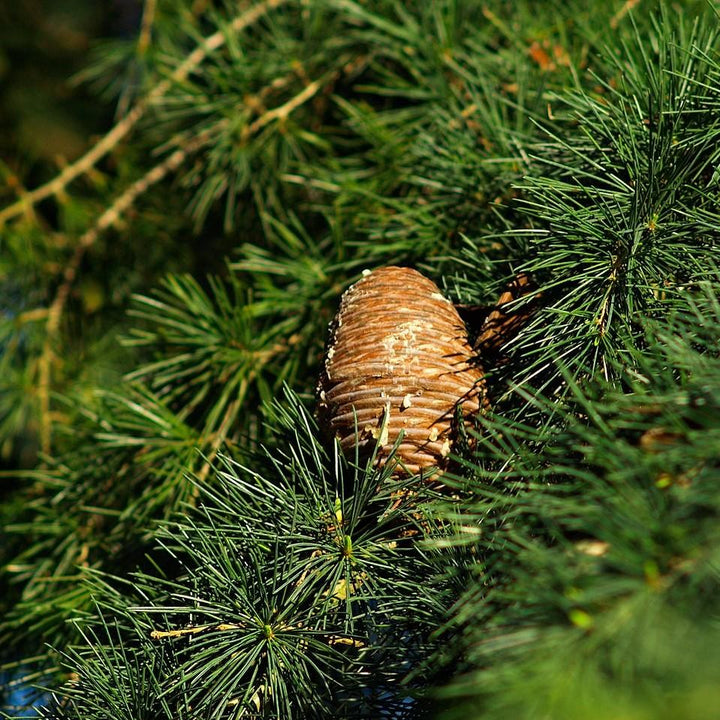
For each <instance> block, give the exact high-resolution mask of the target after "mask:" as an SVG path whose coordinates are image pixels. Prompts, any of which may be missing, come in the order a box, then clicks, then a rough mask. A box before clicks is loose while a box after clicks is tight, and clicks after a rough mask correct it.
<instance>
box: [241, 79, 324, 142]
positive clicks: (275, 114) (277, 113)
mask: <svg viewBox="0 0 720 720" xmlns="http://www.w3.org/2000/svg"><path fill="white" fill-rule="evenodd" d="M322 87H324V83H323V81H322V79H320V80H315V81H314V82H311V83H310V84H309V85H307V86H306V87H305V88H303V89H302V90H301V91H300V92H299V93H298V94H297V95H295V96H293V97H291V98H290V100H288V101H287V102H286V103H284V104H283V105H281V106H280V107H276V108H273V109H272V110H267V111H266V112H264V113H263V114H262V115H260V117H258V118H257V120H255V121H254V122H252V123H251V124H250V125H248V126H247V129H246V130H245V133H244V134H245V135H248V136H249V135H253V134H254V133H256V132H257V131H258V130H262V128H264V127H265V126H266V125H269V124H270V123H271V122H272V121H273V120H284V119H285V118H287V117H288V115H290V113H291V112H292V111H293V110H295V109H296V108H298V107H300V105H302V104H303V103H306V102H307V101H308V100H310V98H312V97H313V96H314V95H316V94H317V92H318V91H319V90H320V89H321V88H322Z"/></svg>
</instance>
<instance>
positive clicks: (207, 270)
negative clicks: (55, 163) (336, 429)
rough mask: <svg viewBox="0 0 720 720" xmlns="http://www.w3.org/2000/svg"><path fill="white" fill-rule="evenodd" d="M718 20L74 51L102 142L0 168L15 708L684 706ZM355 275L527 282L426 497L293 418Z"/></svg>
mask: <svg viewBox="0 0 720 720" xmlns="http://www.w3.org/2000/svg"><path fill="white" fill-rule="evenodd" d="M718 19H719V18H718V8H717V7H716V6H715V4H714V3H706V2H694V1H688V2H684V3H683V4H682V6H681V7H677V6H675V5H672V4H670V3H665V2H657V3H642V4H640V3H636V2H630V1H629V2H624V3H623V2H621V1H620V0H618V1H617V2H603V3H600V2H589V3H588V2H585V3H580V2H575V1H572V2H566V3H554V2H549V3H533V2H525V1H523V2H518V3H503V2H487V3H479V2H475V1H474V0H439V1H438V2H433V3H429V2H426V1H424V0H417V2H414V1H413V2H406V3H398V2H394V1H390V0H374V1H373V2H356V1H354V0H309V1H304V0H303V1H298V0H265V1H264V2H262V1H255V0H253V2H247V3H240V4H238V3H225V2H190V1H189V0H188V1H187V2H186V1H185V0H183V1H182V2H170V1H165V0H157V1H156V0H145V2H144V4H143V9H142V13H141V14H140V17H138V29H137V33H136V35H135V36H133V37H131V38H127V37H123V38H119V39H115V40H112V41H109V42H107V43H105V44H103V45H102V46H101V47H99V48H98V49H97V50H96V51H95V55H94V57H93V59H92V61H91V62H89V64H88V67H86V68H85V69H84V70H83V71H82V72H81V73H80V74H79V76H78V78H77V80H78V82H80V83H84V84H85V85H84V86H85V87H86V88H89V89H90V90H89V91H92V92H94V93H97V95H98V97H99V98H101V100H102V102H103V103H105V104H106V107H107V108H108V109H109V110H110V112H111V113H114V120H113V124H111V125H110V126H109V129H108V132H107V134H106V135H104V136H103V137H101V138H100V139H99V140H97V141H96V143H95V144H94V145H91V146H89V148H88V150H87V152H86V154H85V155H82V156H80V157H78V158H76V159H75V160H74V161H72V162H70V163H69V164H68V165H67V166H65V167H64V168H63V169H62V170H61V171H60V173H59V174H56V173H55V171H54V170H53V168H52V167H51V166H50V164H49V163H48V162H47V160H45V161H43V160H41V159H38V160H36V162H35V163H34V164H33V165H32V166H31V167H30V169H28V166H29V165H30V163H29V159H28V158H25V157H22V156H21V154H20V153H18V155H17V156H15V157H10V158H8V159H7V160H6V161H4V164H3V166H2V172H3V176H4V178H5V186H4V187H3V188H2V190H0V200H2V201H3V202H2V206H3V209H0V228H1V229H0V232H1V233H2V235H1V238H0V247H1V248H2V253H1V255H0V278H2V280H1V282H0V297H1V298H2V310H1V311H0V453H1V454H2V460H3V463H4V467H5V468H8V469H6V470H3V471H2V478H3V483H5V488H4V489H3V492H2V496H1V499H2V503H0V523H1V525H2V533H3V543H2V547H0V564H1V565H2V568H3V571H2V576H1V580H0V583H1V586H0V587H1V588H2V594H1V595H0V597H1V598H2V599H1V600H0V608H1V609H2V613H1V614H0V617H2V620H0V666H4V667H5V669H7V670H9V671H10V672H11V673H14V674H16V675H17V674H19V675H20V676H21V677H22V676H23V674H26V676H27V677H26V679H25V680H22V679H21V680H20V681H19V682H32V683H34V684H36V685H37V686H38V688H40V689H41V690H48V691H49V692H51V693H52V694H51V695H46V696H45V700H44V701H42V703H41V705H42V708H41V709H40V710H39V712H40V713H41V715H42V716H44V717H48V718H67V719H70V718H77V719H78V720H79V719H80V718H83V719H89V720H100V719H101V718H110V717H112V718H127V719H128V720H130V719H131V718H132V719H133V720H135V719H139V718H160V719H161V718H168V719H169V718H187V719H188V720H190V719H191V718H193V719H194V718H198V719H199V718H218V719H219V718H244V717H283V718H293V717H326V716H328V717H373V718H374V717H393V718H397V717H419V716H426V715H427V716H430V717H439V718H453V717H477V718H494V717H498V718H500V717H502V718H505V717H516V718H524V717H527V718H535V717H551V718H554V719H555V718H558V719H561V718H573V719H575V718H587V719H588V720H590V719H592V720H601V719H603V718H610V717H618V716H619V715H621V714H622V715H623V717H631V718H638V719H639V718H651V717H652V718H664V717H667V718H670V717H684V718H688V719H689V720H702V719H703V718H710V717H712V716H713V709H714V707H716V706H717V705H718V702H719V701H720V697H718V692H717V689H716V687H715V685H716V682H715V680H716V677H717V672H718V669H720V655H719V653H718V650H717V648H718V647H720V643H719V642H718V640H719V639H720V638H718V628H717V621H718V613H719V611H720V607H718V598H719V597H720V594H719V593H718V590H719V588H718V581H719V579H720V574H719V572H718V568H719V564H718V563H719V562H720V544H719V541H720V536H719V535H718V530H717V527H718V515H719V514H720V505H719V502H718V498H719V497H720V496H719V495H718V491H717V486H718V482H717V481H718V470H719V468H718V457H720V445H719V442H720V435H718V428H719V427H720V425H719V420H718V418H720V365H718V352H717V339H718V330H719V328H720V300H719V299H718V294H717V287H718V279H719V277H720V274H719V273H720V271H719V270H718V268H717V265H716V260H715V252H716V251H717V248H718V241H719V239H720V202H719V199H720V187H719V185H718V182H719V180H720V171H718V168H719V167H720V113H719V111H720V37H719V32H720V31H719V30H718V28H719V27H720V25H719V24H718ZM4 152H5V150H4ZM26 184H30V185H31V186H33V187H34V188H35V189H30V190H26V189H25V187H24V186H25V185H26ZM16 195H17V196H16ZM390 263H399V264H405V265H412V266H415V267H418V268H419V269H421V270H423V271H424V272H426V273H428V274H430V275H432V277H433V278H434V279H435V280H436V281H437V282H438V283H439V284H440V285H441V286H443V287H444V288H445V290H446V291H447V293H448V295H449V297H451V298H452V299H453V300H454V301H455V302H457V303H459V304H460V305H462V306H464V307H465V308H466V309H467V310H468V316H471V315H472V313H471V312H470V311H471V310H472V308H473V307H474V306H477V305H484V306H489V305H491V304H492V303H493V302H494V301H495V298H496V297H497V296H498V294H499V292H500V291H501V289H502V288H503V287H505V286H506V284H507V282H508V281H509V280H510V279H512V278H513V277H514V276H516V275H517V274H518V273H520V272H524V273H527V274H529V275H530V276H531V277H532V278H533V280H534V282H535V284H536V289H537V292H535V291H533V293H532V294H531V295H528V296H526V297H524V298H520V299H519V300H518V301H517V303H516V304H517V306H518V307H522V306H524V305H525V304H530V303H532V304H533V308H534V309H533V312H532V314H531V317H530V320H529V322H528V324H527V325H526V326H525V327H524V328H523V329H522V330H521V331H520V332H519V333H518V334H517V335H516V336H513V337H510V338H508V341H507V343H506V346H505V347H504V348H503V352H502V356H501V357H490V356H488V357H481V358H480V359H481V361H482V362H483V363H484V364H485V365H486V369H487V371H488V373H489V382H490V387H491V391H492V401H493V408H492V410H491V411H490V412H489V413H488V414H487V415H486V416H484V417H482V418H479V419H478V421H477V427H474V428H473V427H466V428H465V429H466V432H467V435H468V439H470V440H472V439H473V438H474V441H471V442H468V443H465V444H464V445H465V447H464V448H463V451H462V452H461V454H460V456H458V457H457V458H456V459H455V461H456V462H455V466H454V468H453V471H452V472H451V473H448V474H446V475H445V476H444V477H443V482H444V483H446V485H447V486H448V487H449V488H450V491H449V492H448V491H446V492H437V491H433V490H432V489H431V487H429V485H428V483H427V482H426V479H424V478H409V479H405V480H402V479H398V478H397V477H396V476H394V475H393V472H392V463H390V464H388V465H386V466H385V467H384V468H383V469H378V468H376V467H374V466H373V464H372V459H370V461H369V462H367V463H365V462H361V461H360V459H359V457H349V458H345V457H343V456H341V455H339V454H338V452H337V450H336V448H334V447H332V446H331V445H329V444H328V443H327V442H324V441H323V439H322V433H321V431H320V429H319V428H318V427H317V426H316V424H315V421H314V419H313V415H312V403H313V392H314V387H315V382H316V378H317V374H318V372H319V369H320V364H321V362H322V352H323V342H324V340H325V336H326V328H327V325H328V323H329V321H330V320H331V319H332V316H333V314H334V312H335V310H336V307H337V302H338V298H339V296H340V294H341V293H342V291H343V290H344V289H345V288H346V287H347V286H348V285H349V283H351V282H352V281H353V280H354V279H356V278H357V277H358V275H359V273H360V271H361V270H362V269H363V268H367V267H376V266H380V265H383V264H390ZM474 329H475V330H477V329H478V328H477V327H475V328H474ZM679 658H682V660H679ZM8 703H9V700H8ZM14 712H15V711H14V710H13V709H12V708H11V707H10V706H9V704H8V706H7V713H8V716H9V717H12V716H13V713H14Z"/></svg>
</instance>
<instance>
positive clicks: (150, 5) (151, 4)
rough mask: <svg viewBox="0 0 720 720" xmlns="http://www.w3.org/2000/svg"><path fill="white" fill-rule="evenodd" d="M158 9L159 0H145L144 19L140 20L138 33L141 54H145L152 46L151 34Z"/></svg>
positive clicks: (138, 48)
mask: <svg viewBox="0 0 720 720" xmlns="http://www.w3.org/2000/svg"><path fill="white" fill-rule="evenodd" d="M156 9H157V0H145V4H144V6H143V14H142V20H140V34H139V35H138V41H137V51H138V54H139V55H144V54H145V53H146V52H147V50H148V48H149V47H150V36H151V34H152V26H153V23H154V21H155V10H156Z"/></svg>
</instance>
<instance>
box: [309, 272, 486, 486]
mask: <svg viewBox="0 0 720 720" xmlns="http://www.w3.org/2000/svg"><path fill="white" fill-rule="evenodd" d="M318 391H319V405H318V414H319V416H320V421H321V425H322V426H323V428H324V429H325V430H327V431H329V434H331V435H333V436H334V437H336V438H338V440H339V442H340V446H341V448H342V450H343V451H345V452H349V451H352V450H353V449H354V447H355V442H356V431H357V442H358V445H359V446H360V449H361V450H364V451H366V452H371V451H372V450H373V449H374V447H375V442H376V441H378V461H379V462H380V463H383V462H385V460H386V459H387V455H388V453H389V452H390V450H391V449H392V447H393V445H394V444H395V443H396V441H397V440H398V438H399V437H400V433H401V432H402V440H401V442H400V445H399V446H398V450H397V454H396V458H397V459H398V460H399V461H400V462H401V463H402V465H404V467H405V469H406V470H407V472H409V473H412V474H415V473H418V472H420V471H421V470H423V469H425V468H432V467H440V468H442V467H444V466H445V465H446V464H447V458H448V455H449V454H450V450H451V448H452V444H453V440H454V437H453V431H454V421H455V418H456V416H457V410H458V408H461V409H462V412H463V414H464V415H466V416H467V415H473V414H475V413H477V412H479V411H480V410H481V408H483V407H485V406H486V400H485V384H484V381H483V370H482V368H481V367H480V366H479V365H477V364H476V363H475V362H474V358H473V351H472V348H471V347H470V345H469V343H468V338H467V331H466V329H465V325H464V323H463V321H462V320H461V319H460V316H459V315H458V313H457V311H456V310H455V307H454V306H453V305H452V303H451V302H450V301H449V300H447V299H446V298H445V297H443V295H442V293H441V292H440V289H439V288H438V287H437V285H435V283H434V282H432V280H429V279H428V278H426V277H424V276H423V275H421V274H420V273H419V272H417V271H416V270H412V269H410V268H402V267H384V268H379V269H377V270H374V271H373V272H368V271H366V272H365V274H364V277H363V278H362V279H361V280H359V281H358V282H357V283H356V284H355V285H353V286H352V287H351V288H349V289H348V290H347V291H346V292H345V294H344V295H343V296H342V300H341V302H340V310H339V311H338V313H337V315H336V316H335V320H334V322H333V324H332V326H331V334H330V339H329V342H328V346H327V351H326V354H325V366H324V370H323V373H322V375H321V377H320V383H319V386H318ZM398 471H400V472H402V470H401V469H400V468H398Z"/></svg>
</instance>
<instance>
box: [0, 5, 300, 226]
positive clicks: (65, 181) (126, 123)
mask: <svg viewBox="0 0 720 720" xmlns="http://www.w3.org/2000/svg"><path fill="white" fill-rule="evenodd" d="M288 1H289V0H265V2H262V3H260V4H258V5H255V6H253V7H251V8H249V9H248V10H246V11H245V12H244V13H242V14H240V15H238V16H237V17H236V18H235V19H234V20H233V21H232V22H231V23H230V24H229V25H228V28H227V29H225V30H218V31H217V32H216V33H213V34H212V35H210V36H208V37H207V38H205V40H204V41H203V42H202V43H201V44H200V45H198V46H197V47H196V48H195V49H194V50H193V51H192V52H191V53H190V54H189V55H188V56H187V57H186V58H185V60H183V62H181V63H180V65H178V66H177V67H176V68H175V70H173V72H172V73H171V75H170V77H168V78H166V79H165V80H162V81H161V82H159V83H158V84H157V85H155V87H154V88H153V89H152V90H150V92H149V93H148V94H147V95H146V96H145V97H144V98H142V99H141V100H139V101H138V102H137V104H136V105H135V107H133V108H132V109H131V110H130V111H129V112H128V114H127V115H125V117H123V118H122V120H120V122H118V123H117V124H116V125H115V126H114V127H113V128H112V129H111V130H110V131H109V132H108V133H107V134H106V135H105V136H104V137H103V138H101V139H100V141H99V142H98V143H97V144H95V145H94V146H93V147H92V148H90V150H88V152H87V153H85V155H83V156H82V157H80V158H79V159H78V160H76V161H75V162H74V163H72V164H71V165H68V166H67V167H65V168H64V169H63V170H62V172H60V173H59V174H58V175H56V176H55V177H54V178H53V179H52V180H50V181H49V182H47V183H45V184H44V185H41V186H40V187H38V188H35V189H34V190H31V191H29V192H27V193H25V194H24V195H23V196H22V197H21V198H20V199H19V200H17V201H16V202H14V203H13V204H12V205H9V206H8V207H6V208H5V209H4V210H2V211H0V227H2V225H4V224H5V223H6V222H7V221H8V220H10V219H12V218H14V217H17V216H18V215H21V214H22V213H23V212H25V211H26V210H28V209H29V208H31V207H32V206H34V205H36V204H37V203H38V202H40V201H41V200H44V199H45V198H48V197H51V196H52V195H57V194H58V193H60V192H62V191H63V190H64V189H65V188H66V187H67V186H68V185H69V184H70V183H71V182H73V180H75V179H76V178H78V177H79V176H81V175H84V174H85V173H87V172H88V171H89V170H90V169H91V168H92V167H94V165H95V164H96V163H97V162H98V160H100V158H102V157H104V156H105V155H106V154H107V153H108V152H110V151H111V150H112V149H113V148H114V147H115V146H116V145H117V144H118V143H119V142H120V141H121V140H122V139H123V138H124V137H125V136H126V135H127V134H128V133H129V132H130V131H131V130H132V129H133V128H134V127H135V125H136V124H137V123H138V121H139V120H140V118H141V117H142V116H143V115H144V114H145V112H146V110H147V109H148V108H149V107H150V106H151V105H152V104H153V103H155V102H157V101H158V100H159V99H160V98H162V97H163V96H164V95H165V94H166V93H167V92H168V91H169V90H170V88H171V87H172V86H173V85H174V84H176V83H178V82H182V81H183V80H185V79H186V78H187V77H188V76H189V75H190V73H191V72H192V71H193V70H194V69H195V68H197V67H198V66H199V65H200V64H202V62H203V61H204V60H205V58H207V56H208V55H210V54H211V53H212V52H214V51H215V50H217V49H218V48H220V47H222V46H223V45H224V44H225V42H226V41H227V34H228V32H234V33H237V32H240V31H241V30H243V29H245V28H246V27H249V26H250V25H252V24H254V23H256V22H257V21H258V20H259V19H260V18H261V17H263V16H264V15H266V14H267V13H268V12H269V11H270V10H272V9H274V8H277V7H279V6H281V5H284V4H285V3H287V2H288Z"/></svg>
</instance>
